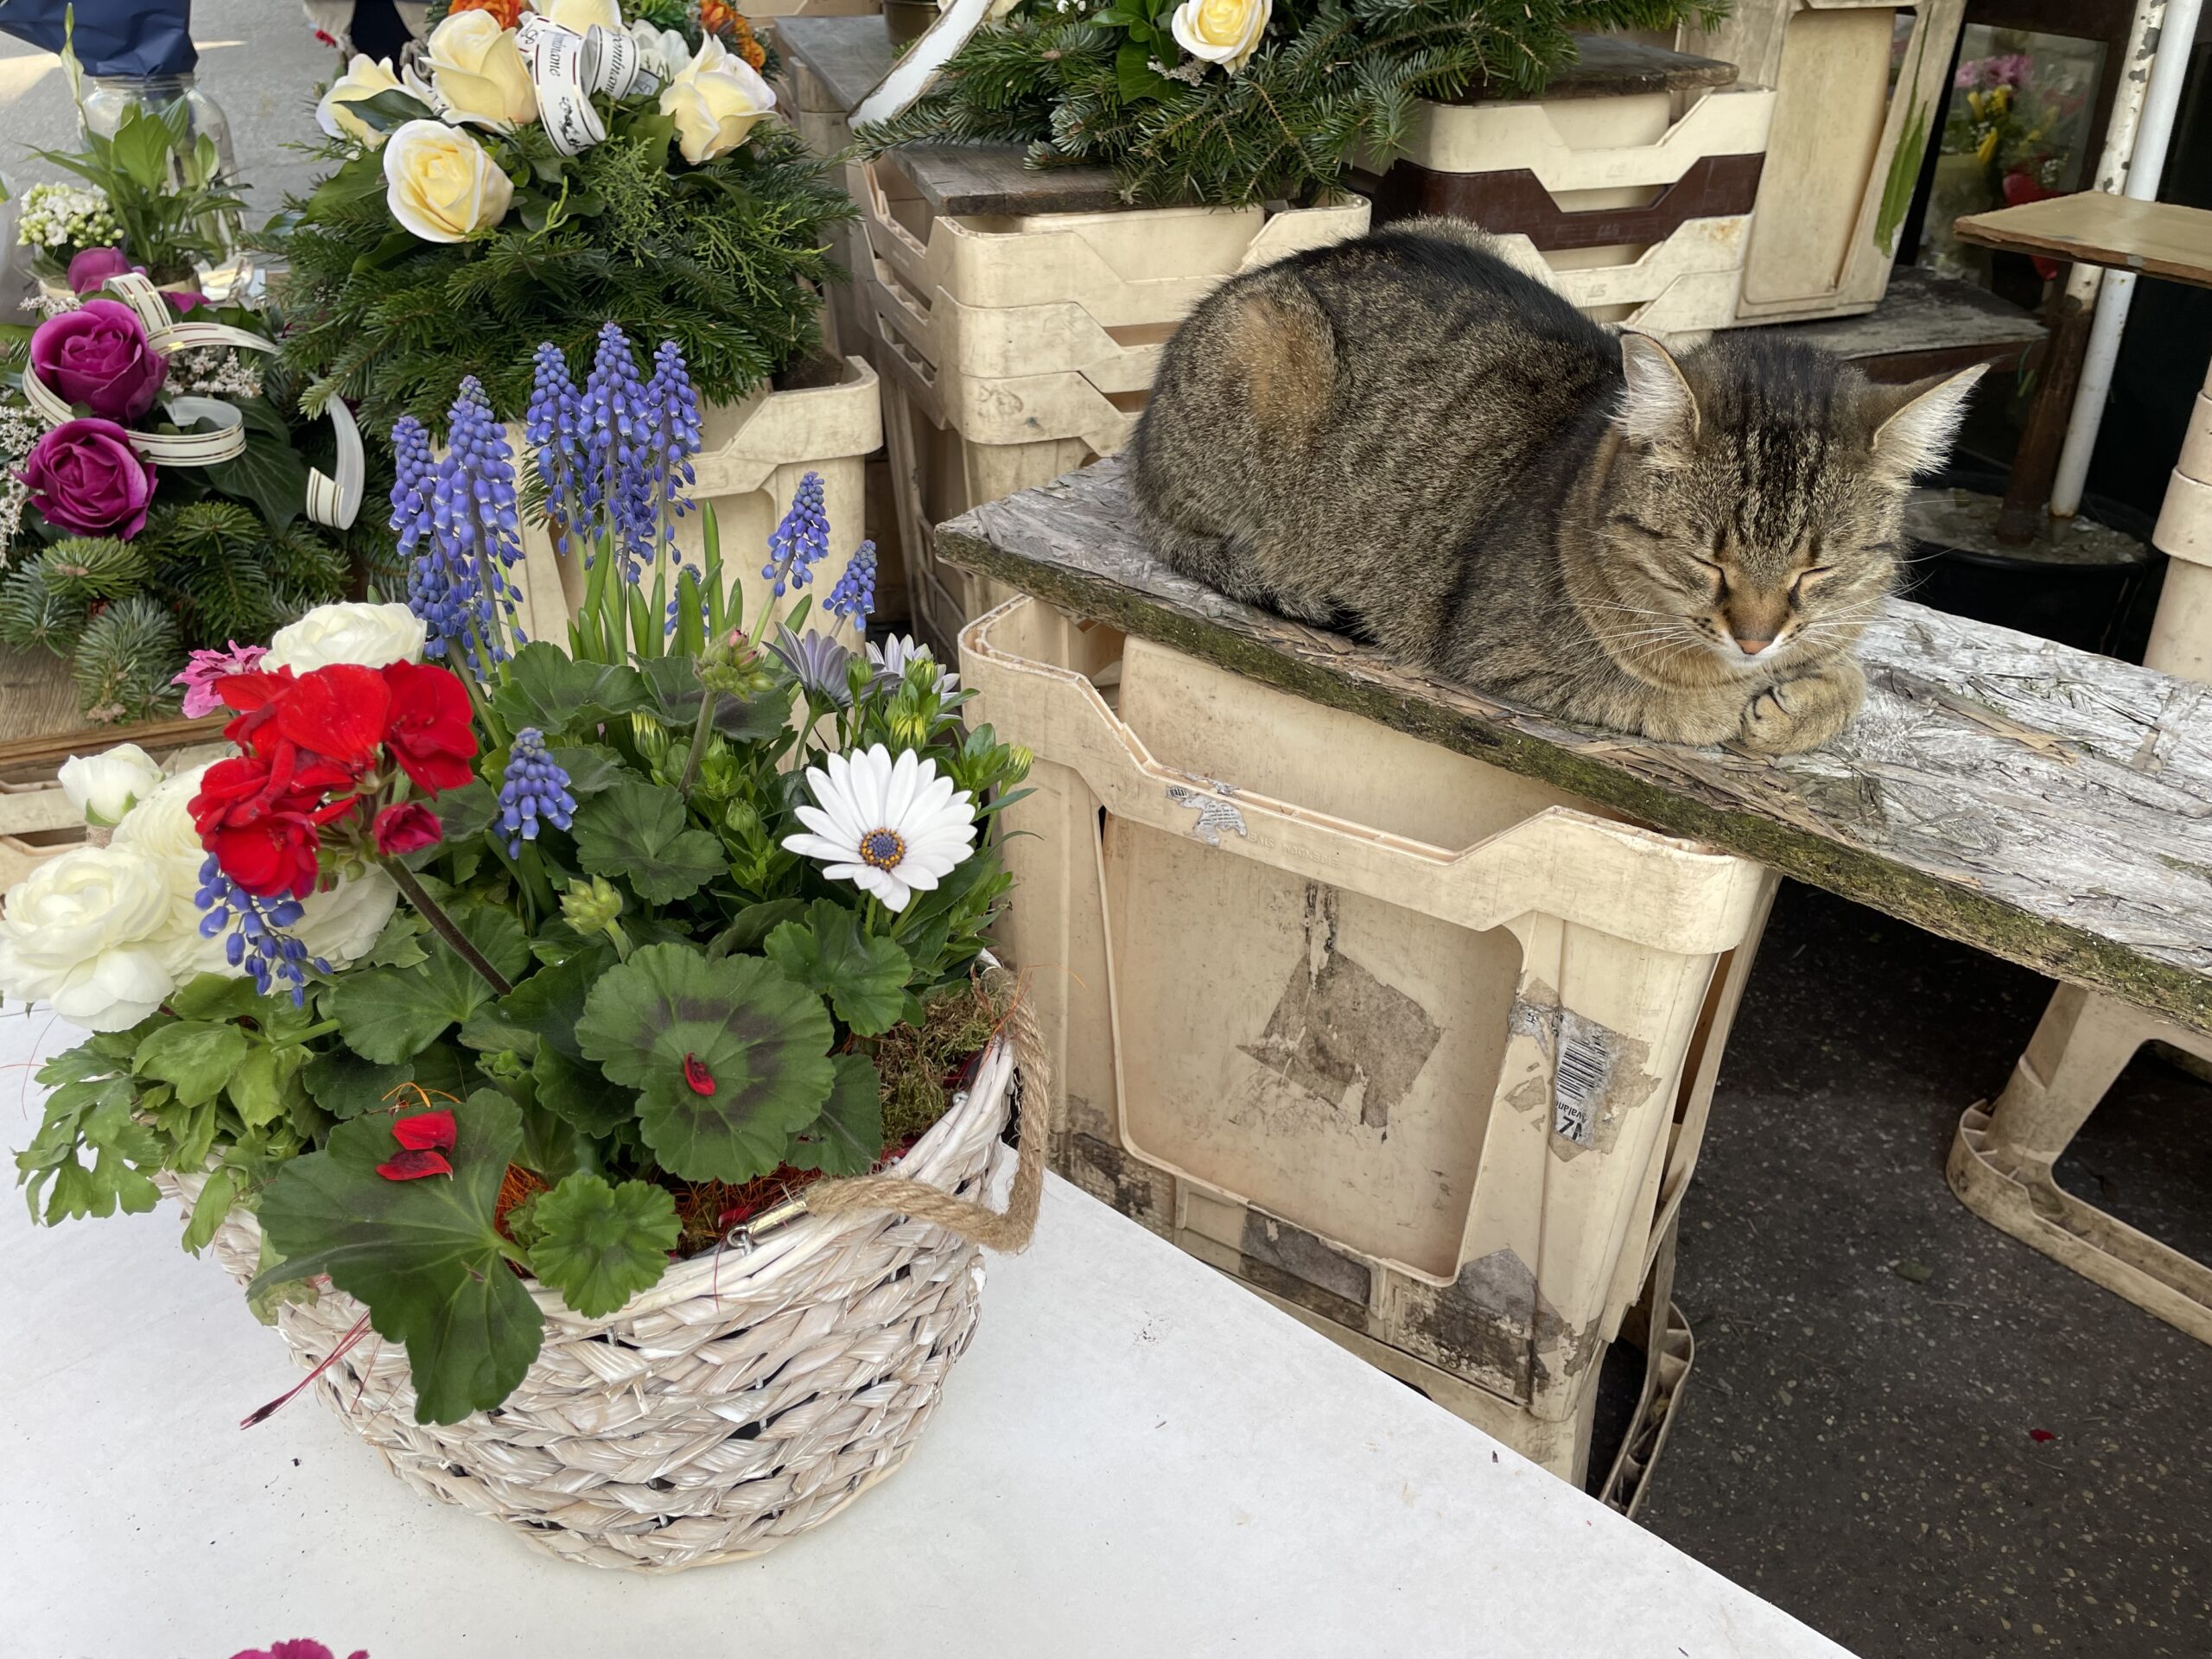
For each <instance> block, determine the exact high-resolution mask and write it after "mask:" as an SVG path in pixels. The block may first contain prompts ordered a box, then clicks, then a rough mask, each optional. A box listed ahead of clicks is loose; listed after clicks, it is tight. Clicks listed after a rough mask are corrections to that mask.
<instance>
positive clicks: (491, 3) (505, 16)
mask: <svg viewBox="0 0 2212 1659" xmlns="http://www.w3.org/2000/svg"><path fill="white" fill-rule="evenodd" d="M525 3H526V0H452V3H451V4H450V5H448V7H447V8H446V16H448V17H451V16H455V15H457V14H459V13H461V12H464V11H488V12H490V13H491V14H492V16H494V17H496V18H498V19H499V27H500V28H501V29H512V28H513V27H514V26H515V25H516V23H518V22H520V21H521V20H522V14H523V10H524V5H525Z"/></svg>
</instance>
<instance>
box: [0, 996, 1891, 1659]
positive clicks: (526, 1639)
mask: <svg viewBox="0 0 2212 1659" xmlns="http://www.w3.org/2000/svg"><path fill="white" fill-rule="evenodd" d="M72 1038H73V1033H70V1032H69V1031H68V1030H67V1028H66V1027H60V1025H59V1024H58V1022H55V1021H54V1020H52V1019H51V1017H50V1016H48V1015H46V1014H42V1013H37V1014H31V1015H29V1016H25V1015H24V1014H22V1011H21V1009H20V1007H18V1008H17V1009H16V1010H14V1011H12V1012H10V1013H9V1014H4V1015H0V1145H4V1146H6V1147H8V1148H9V1149H10V1151H13V1150H14V1149H15V1148H16V1147H21V1146H22V1145H23V1144H24V1143H25V1142H26V1141H28V1140H29V1137H30V1135H31V1134H32V1133H33V1131H34V1130H35V1127H36V1124H37V1121H38V1116H39V1102H40V1099H41V1096H42V1093H43V1091H42V1090H41V1089H40V1088H39V1087H38V1085H37V1084H35V1083H33V1082H31V1081H30V1078H29V1069H28V1067H27V1066H26V1065H24V1064H23V1063H24V1062H25V1061H27V1060H29V1058H31V1056H32V1052H33V1047H34V1044H35V1045H36V1048H37V1052H40V1053H45V1052H54V1050H56V1049H58V1048H60V1047H62V1046H67V1043H68V1042H69V1041H70V1040H72ZM179 1226H180V1219H179V1217H177V1216H176V1214H175V1212H174V1211H172V1210H170V1209H169V1208H168V1206H164V1207H163V1208H162V1210H160V1211H156V1212H155V1213H154V1214H151V1215H147V1216H137V1217H111V1218H110V1219H108V1220H105V1221H75V1222H69V1223H66V1224H63V1225H62V1226H60V1227H59V1228H53V1229H48V1228H34V1227H33V1226H32V1225H31V1224H29V1220H28V1219H27V1217H26V1214H25V1211H24V1208H23V1205H22V1202H21V1200H20V1198H18V1197H17V1196H16V1195H15V1194H13V1193H9V1194H6V1195H4V1196H0V1262H4V1264H5V1274H4V1276H0V1653H5V1654H6V1655H8V1656H10V1659H16V1656H20V1659H171V1656H175V1659H228V1656H230V1655H232V1654H233V1653H235V1652H236V1651H238V1649H242V1648H247V1647H261V1646H265V1645H266V1644H267V1643H270V1642H272V1641H274V1640H277V1639H279V1638H286V1637H302V1636H305V1637H315V1639H317V1640H319V1641H321V1642H324V1643H328V1644H329V1645H330V1647H331V1648H332V1649H334V1651H335V1652H336V1653H337V1654H338V1655H339V1656H340V1659H343V1656H345V1655H346V1654H347V1653H349V1652H351V1651H352V1650H353V1649H356V1648H365V1649H367V1650H368V1652H369V1654H370V1656H371V1659H446V1656H469V1655H480V1654H481V1655H491V1654H499V1655H505V1654H515V1655H523V1654H527V1655H530V1656H532V1659H567V1656H572V1655H573V1656H594V1659H599V1656H631V1655H650V1656H652V1659H693V1656H699V1659H705V1656H714V1659H730V1656H738V1659H753V1656H760V1659H768V1656H776V1659H781V1656H787V1655H792V1656H805V1659H845V1656H863V1655H865V1656H879V1655H895V1656H899V1659H906V1656H912V1659H926V1656H937V1655H944V1656H959V1659H999V1656H1023V1659H1029V1656H1052V1659H1060V1656H1071V1659H1072V1656H1090V1655H1099V1656H1106V1655H1111V1656H1114V1659H1128V1656H1132V1655H1157V1656H1163V1659H1182V1656H1200V1655H1215V1654H1251V1655H1266V1656H1286V1655H1329V1656H1348V1655H1353V1654H1370V1653H1376V1652H1380V1653H1386V1654H1391V1655H1405V1656H1422V1659H1427V1656H1445V1655H1454V1656H1456V1655H1467V1656H1497V1659H1580V1656H1589V1659H1644V1656H1650V1659H1798V1656H1808V1659H1809V1656H1816V1655H1817V1656H1829V1659H1834V1656H1841V1655H1843V1649H1840V1648H1839V1647H1837V1646H1836V1645H1835V1644H1834V1643H1831V1642H1829V1641H1827V1639H1826V1638H1824V1637H1821V1636H1819V1635H1816V1634H1815V1632H1813V1631H1812V1630H1808V1628H1806V1627H1805V1626H1804V1625H1802V1624H1798V1623H1797V1622H1796V1620H1795V1619H1792V1618H1789V1617H1788V1616H1786V1615H1785V1614H1783V1612H1781V1611H1779V1610H1778V1609H1776V1608H1774V1607H1771V1606H1770V1605H1767V1604H1766V1603H1764V1602H1763V1601H1761V1600H1759V1599H1758V1598H1757V1597H1756V1596H1753V1595H1752V1594H1751V1593H1750V1592H1748V1591H1745V1590H1743V1589H1740V1588H1738V1586H1735V1585H1732V1584H1731V1583H1729V1582H1728V1581H1727V1580H1725V1579H1723V1578H1721V1577H1720V1576H1719V1574H1717V1573H1712V1572H1710V1571H1708V1570H1707V1569H1706V1568H1705V1567H1701V1566H1700V1565H1699V1564H1698V1563H1697V1562H1695V1561H1694V1560H1690V1559H1689V1558H1688V1556H1686V1555H1684V1554H1681V1552H1680V1551H1678V1550H1675V1548H1672V1547H1670V1546H1669V1545H1668V1544H1665V1543H1662V1541H1660V1540H1658V1539H1657V1538H1655V1537H1653V1536H1652V1535H1650V1534H1649V1533H1647V1532H1644V1531H1643V1530H1642V1529H1640V1528H1638V1527H1637V1526H1635V1525H1634V1524H1632V1523H1631V1522H1628V1521H1625V1520H1623V1519H1622V1518H1621V1517H1620V1516H1617V1515H1614V1514H1613V1513H1611V1511H1610V1510H1606V1509H1605V1508H1604V1507H1603V1506H1602V1505H1600V1504H1598V1503H1594V1502H1592V1500H1590V1499H1589V1498H1587V1497H1584V1496H1583V1495H1582V1494H1581V1493H1580V1492H1578V1491H1573V1490H1572V1489H1571V1488H1569V1487H1567V1486H1566V1485H1564V1484H1561V1483H1560V1482H1559V1481H1557V1480H1554V1479H1553V1478H1551V1477H1550V1476H1548V1475H1547V1474H1545V1473H1543V1472H1542V1471H1541V1470H1539V1469H1537V1468H1536V1467H1535V1465H1533V1464H1530V1463H1528V1462H1526V1461H1524V1460H1523V1459H1521V1458H1520V1457H1518V1456H1517V1455H1516V1454H1515V1453H1514V1452H1510V1451H1506V1450H1503V1448H1501V1447H1499V1446H1497V1443H1496V1442H1495V1441H1493V1440H1490V1439H1489V1438H1488V1437H1487V1436H1485V1435H1484V1434H1482V1433H1479V1432H1478V1431H1477V1430H1476V1429H1474V1428H1472V1427H1469V1426H1468V1425H1466V1424H1465V1423H1462V1422H1461V1421H1459V1419H1457V1418H1455V1417H1453V1416H1452V1415H1451V1414H1448V1413H1446V1412H1445V1411H1444V1410H1442V1409H1441V1408H1439V1407H1436V1406H1433V1405H1432V1404H1430V1403H1429V1402H1427V1401H1426V1400H1424V1399H1422V1398H1421V1396H1420V1395H1416V1394H1414V1392H1413V1391H1412V1390H1411V1389H1406V1388H1404V1387H1402V1386H1401V1385H1400V1384H1399V1383H1395V1382H1393V1381H1392V1380H1391V1379H1390V1378H1389V1377H1387V1376H1383V1373H1381V1372H1380V1371H1376V1370H1371V1369H1370V1368H1369V1367H1368V1366H1366V1365H1365V1364H1363V1363H1361V1362H1360V1361H1358V1360H1356V1359H1354V1358H1352V1357H1351V1356H1350V1355H1348V1354H1345V1353H1344V1352H1343V1351H1341V1350H1339V1349H1338V1348H1336V1347H1335V1346H1333V1345H1332V1344H1330V1343H1329V1342H1327V1341H1326V1340H1325V1339H1324V1338H1321V1337H1319V1336H1317V1335H1315V1334H1314V1333H1313V1332H1310V1331H1308V1330H1306V1328H1305V1327H1304V1326H1302V1325H1299V1324H1298V1323H1296V1322H1295V1321H1294V1320H1292V1319H1287V1318H1286V1317H1284V1316H1283V1315H1282V1314H1281V1313H1276V1312H1275V1311H1274V1309H1273V1308H1270V1307H1268V1306H1267V1305H1266V1304H1264V1303H1263V1302H1262V1301H1261V1300H1259V1299H1258V1298H1257V1297H1255V1296H1252V1295H1249V1294H1247V1293H1246V1292H1244V1291H1243V1290H1240V1289H1238V1288H1237V1287H1236V1286H1235V1285H1233V1284H1231V1283H1230V1281H1228V1280H1226V1279H1224V1278H1222V1277H1220V1276H1219V1275H1217V1274H1215V1273H1214V1272H1212V1270H1211V1269H1210V1268H1205V1267H1204V1266H1202V1265H1201V1264H1199V1263H1198V1262H1196V1261H1194V1260H1192V1259H1191V1258H1190V1257H1187V1256H1185V1255H1182V1254H1181V1253H1180V1252H1179V1251H1177V1250H1176V1249H1173V1247H1171V1246H1169V1245H1168V1244H1166V1243H1163V1242H1162V1241H1160V1239H1157V1238H1154V1236H1152V1235H1150V1234H1148V1233H1147V1232H1145V1231H1144V1230H1142V1229H1141V1228H1139V1227H1137V1226H1135V1225H1134V1224H1131V1223H1129V1222H1128V1221H1125V1220H1123V1219H1122V1217H1119V1216H1116V1215H1115V1214H1114V1213H1113V1212H1112V1211H1109V1210H1108V1209H1107V1208H1105V1207H1104V1206H1103V1205H1100V1204H1098V1203H1096V1202H1095V1201H1094V1200H1092V1199H1090V1198H1087V1197H1085V1196H1084V1195H1083V1194H1082V1193H1080V1192H1077V1191H1076V1189H1074V1188H1073V1187H1071V1186H1068V1185H1065V1184H1064V1183H1062V1182H1060V1181H1058V1179H1055V1180H1053V1181H1052V1184H1051V1185H1050V1186H1049V1188H1048V1190H1047V1192H1046V1198H1045V1209H1044V1217H1043V1220H1042V1222H1041V1224H1039V1229H1038V1236H1037V1240H1036V1243H1034V1244H1033V1246H1032V1247H1031V1249H1029V1251H1028V1252H1027V1254H1025V1255H1020V1256H1014V1257H1005V1258H995V1259H994V1260H993V1262H992V1263H991V1268H990V1283H989V1287H988V1290H987V1291H986V1293H985V1296H984V1303H983V1319H982V1326H981V1328H980V1329H979V1331H978V1332H977V1334H976V1342H975V1345H974V1347H973V1348H972V1349H970V1351H969V1353H968V1355H967V1357H965V1358H964V1359H963V1361H962V1362H961V1363H960V1365H959V1366H958V1367H957V1369H956V1370H954V1371H953V1373H952V1376H951V1379H950V1384H949V1386H948V1387H947V1389H946V1392H945V1397H944V1403H943V1405H942V1406H941V1407H940V1408H939V1409H938V1414H937V1416H936V1418H935V1420H934V1421H932V1422H931V1424H930V1425H929V1427H928V1429H927V1431H926V1432H925V1434H924V1435H923V1437H922V1440H921V1442H920V1444H919V1445H918V1446H917V1447H916V1449H915V1451H914V1452H913V1454H912V1457H911V1459H909V1460H908V1462H907V1464H906V1467H905V1468H904V1469H903V1470H901V1471H899V1473H898V1475H897V1476H896V1477H895V1478H893V1479H891V1480H888V1481H887V1482H885V1483H884V1484H882V1485H880V1486H879V1487H877V1488H876V1489H875V1490H874V1491H871V1492H869V1493H868V1494H866V1495H865V1496H863V1497H862V1498H861V1500H860V1501H859V1502H858V1503H855V1504H854V1506H853V1507H852V1508H851V1509H850V1510H847V1511H846V1512H845V1513H844V1514H843V1515H842V1516H839V1517H837V1518H836V1520H834V1521H832V1522H829V1524H828V1525H826V1526H824V1527H823V1528H821V1529H818V1530H817V1531H815V1532H812V1533H810V1534H807V1535H804V1536H803V1537H801V1538H799V1539H798V1540H796V1541H793V1542H791V1543H789V1544H786V1545H785V1546H784V1547H783V1548H781V1549H779V1550H777V1551H776V1552H774V1553H773V1554H770V1555H768V1556H766V1557H764V1558H762V1559H760V1560H754V1561H747V1562H741V1563H737V1564H734V1565H732V1566H728V1567H702V1568H699V1569H697V1570H695V1571H693V1572H690V1573H683V1574H680V1575H677V1576H675V1577H670V1578H645V1577H639V1576H635V1575H632V1574H627V1573H611V1572H604V1571H598V1570H594V1569H593V1568H589V1567H575V1566H570V1565H568V1564H566V1563H563V1562H560V1561H556V1560H552V1559H550V1558H549V1557H545V1556H542V1555H539V1554H536V1553H534V1552H532V1551H531V1550H530V1549H529V1548H527V1547H525V1546H524V1544H522V1543H521V1542H519V1541H517V1540H515V1539H514V1538H512V1536H510V1535H507V1534H506V1533H505V1531H504V1530H503V1529H500V1528H499V1527H497V1526H496V1525H494V1524H493V1523H492V1522H486V1521H483V1520H480V1519H477V1518H476V1517H474V1516H468V1515H467V1514H464V1513H463V1512H461V1510H454V1509H449V1508H447V1507H445V1506H443V1505H442V1504H438V1503H433V1502H431V1501H430V1500H429V1499H426V1498H422V1497H416V1496H415V1495H414V1494H413V1493H412V1492H410V1491H408V1490H407V1489H406V1488H404V1487H403V1486H402V1485H401V1484H399V1483H398V1482H397V1480H395V1479H394V1478H391V1476H390V1475H388V1474H387V1473H385V1471H384V1470H383V1468H382V1466H381V1465H379V1464H378V1461H377V1459H376V1457H375V1456H374V1454H373V1453H372V1452H370V1451H369V1450H368V1448H366V1447H365V1446H362V1445H361V1444H360V1443H359V1441H357V1440H354V1439H353V1436H352V1434H351V1433H349V1432H348V1431H347V1430H346V1428H345V1427H343V1426H342V1425H341V1424H340V1422H339V1421H337V1420H336V1419H335V1418H334V1417H332V1416H331V1415H330V1414H328V1413H327V1411H326V1410H325V1409H324V1408H322V1406H321V1404H320V1403H319V1402H316V1401H315V1399H314V1398H312V1397H311V1396H306V1395H303V1396H302V1397H301V1398H300V1399H298V1400H296V1401H295V1402H293V1403H292V1404H291V1405H290V1406H289V1407H287V1408H285V1409H284V1410H283V1411H282V1412H280V1413H279V1414H277V1416H276V1417H275V1418H273V1419H271V1420H270V1421H268V1422H266V1423H264V1424H263V1425H262V1426H261V1427H257V1428H255V1429H251V1430H248V1431H241V1430H239V1429H238V1427H236V1424H237V1422H238V1419H239V1418H240V1417H241V1416H243V1415H244V1414H245V1413H246V1412H248V1411H250V1410H251V1409H252V1408H254V1407H256V1406H258V1405H260V1404H261V1403H262V1402H264V1401H267V1400H269V1399H270V1398H272V1397H273V1396H275V1395H277V1394H280V1393H282V1392H283V1390H284V1389H287V1388H289V1386H290V1385H291V1384H292V1383H293V1382H294V1381H296V1376H297V1374H296V1372H295V1371H294V1370H293V1369H292V1366H291V1364H290V1363H289V1360H288V1359H287V1358H286V1357H285V1353H284V1350H283V1344H282V1343H281V1342H280V1340H279V1339H278V1338H277V1335H276V1333H275V1332H270V1331H267V1330H264V1329H263V1328H262V1327H260V1326H259V1325H256V1324H255V1323H254V1321H253V1319H252V1318H251V1315H250V1314H248V1313H247V1312H246V1310H245V1304H244V1302H243V1300H242V1299H241V1298H240V1296H239V1294H238V1290H237V1288H236V1287H235V1286H233V1285H232V1282H231V1281H230V1279H229V1278H228V1277H226V1275H225V1274H224V1273H223V1272H222V1270H221V1269H220V1268H219V1267H218V1266H217V1265H216V1263H215V1262H214V1261H213V1258H212V1257H211V1258H208V1259H206V1260H199V1261H195V1260H194V1259H193V1258H192V1257H190V1256H188V1255H185V1254H184V1253H183V1252H182V1251H181V1249H178V1247H177V1242H176V1241H177V1234H178V1230H179ZM1844 1659H1848V1656H1844Z"/></svg>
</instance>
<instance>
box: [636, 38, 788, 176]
mask: <svg viewBox="0 0 2212 1659" xmlns="http://www.w3.org/2000/svg"><path fill="white" fill-rule="evenodd" d="M775 107H776V94H775V93H774V92H773V91H772V90H771V89H770V87H769V86H768V83H767V82H766V81H765V80H763V79H760V76H759V75H758V74H756V73H753V66H752V65H751V64H749V63H747V61H746V60H744V59H743V58H741V57H739V56H737V55H736V54H734V53H732V52H730V51H728V50H727V49H725V48H724V47H723V45H722V43H721V41H719V40H717V39H715V36H713V35H708V36H707V38H706V39H705V40H704V41H702V42H700V46H699V54H698V56H696V57H695V58H693V59H692V60H691V61H690V63H688V64H686V65H684V66H683V68H682V69H681V70H679V71H678V72H677V76H676V79H673V80H671V82H669V84H668V86H667V87H666V88H665V89H664V91H663V92H662V93H661V95H660V112H661V113H662V114H663V115H665V116H669V117H671V118H674V120H675V122H676V143H677V149H681V150H682V151H683V159H684V160H685V161H687V162H690V163H691V164H692V166H694V167H696V166H697V165H698V164H699V163H700V162H709V161H712V160H713V159H714V158H715V156H722V155H727V154H728V152H729V151H731V150H733V149H736V148H737V147H738V146H739V145H740V144H741V143H744V142H745V136H746V134H747V133H749V132H751V131H752V130H753V128H754V127H756V126H758V125H759V124H760V123H761V122H763V121H765V120H766V119H767V118H768V115H769V112H770V111H772V110H773V109H774V108H775Z"/></svg>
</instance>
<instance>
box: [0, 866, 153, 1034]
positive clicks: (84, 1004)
mask: <svg viewBox="0 0 2212 1659" xmlns="http://www.w3.org/2000/svg"><path fill="white" fill-rule="evenodd" d="M169 921H170V911H169V894H168V887H167V885H166V884H165V883H164V882H163V881H162V872H161V870H160V868H158V867H157V866H156V864H155V862H154V861H153V860H152V859H150V858H149V857H147V856H146V855H144V854H143V853H140V852H135V851H133V850H131V849H129V848H125V847H79V848H77V849H74V850H73V851H70V852H67V853H63V854H62V855H60V857H58V858H51V859H48V860H46V861H44V862H42V863H41V864H39V865H37V866H36V867H35V868H33V869H32V871H31V873H30V874H29V875H27V876H25V877H24V878H23V879H22V880H20V881H18V882H16V885H15V886H14V887H10V889H9V890H8V900H7V909H6V912H5V913H4V914H0V993H4V994H5V995H9V996H12V997H20V998H21V999H22V1000H23V1001H26V1002H29V1001H47V1002H50V1003H52V1004H53V1005H54V1012H55V1013H56V1014H60V1016H61V1017H62V1018H63V1019H65V1020H69V1021H70V1022H72V1023H73V1024H75V1025H79V1026H83V1027H86V1028H88V1029H90V1030H92V1031H126V1030H128V1029H129V1028H130V1027H132V1026H135V1025H137V1023H138V1022H139V1021H140V1020H143V1019H144V1018H145V1017H146V1016H147V1015H148V1014H151V1013H153V1012H154V1010H155V1009H156V1008H157V1007H160V1006H161V1004H162V998H163V997H165V996H167V995H168V994H169V993H170V992H171V991H172V990H174V989H175V988H176V978H175V975H173V974H172V973H170V971H169V968H168V929H169Z"/></svg>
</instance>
